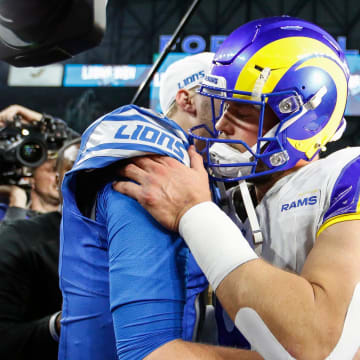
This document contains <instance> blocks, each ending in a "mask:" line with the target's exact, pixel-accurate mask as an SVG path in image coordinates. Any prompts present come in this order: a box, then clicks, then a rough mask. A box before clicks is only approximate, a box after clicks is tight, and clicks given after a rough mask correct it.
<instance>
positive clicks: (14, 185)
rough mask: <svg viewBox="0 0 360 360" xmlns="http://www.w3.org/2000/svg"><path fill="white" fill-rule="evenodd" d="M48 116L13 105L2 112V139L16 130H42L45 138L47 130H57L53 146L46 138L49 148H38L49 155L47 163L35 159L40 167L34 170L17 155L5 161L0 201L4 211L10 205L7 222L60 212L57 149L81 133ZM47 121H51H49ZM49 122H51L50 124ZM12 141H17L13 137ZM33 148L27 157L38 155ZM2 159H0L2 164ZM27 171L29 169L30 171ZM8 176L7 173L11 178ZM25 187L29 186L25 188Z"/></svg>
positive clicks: (1, 179)
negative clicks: (26, 165)
mask: <svg viewBox="0 0 360 360" xmlns="http://www.w3.org/2000/svg"><path fill="white" fill-rule="evenodd" d="M44 116H45V115H43V114H41V113H39V112H36V111H33V110H30V109H28V108H25V107H23V106H20V105H11V106H9V107H7V108H6V109H4V110H2V111H1V112H0V128H1V127H2V134H3V137H2V139H7V138H6V136H8V137H9V138H10V134H9V135H7V133H10V130H9V129H11V131H13V132H14V131H16V130H18V131H19V132H20V131H21V132H20V133H21V134H23V132H24V129H25V131H26V133H28V132H29V131H31V130H32V129H33V128H35V127H38V128H39V129H40V130H41V131H42V132H43V134H41V135H43V137H44V138H45V137H46V135H47V131H53V132H54V134H55V135H52V136H51V138H50V140H51V143H49V142H50V140H49V139H48V138H46V140H47V144H46V145H47V149H46V148H45V147H44V148H41V147H40V150H39V145H38V148H36V149H35V150H37V151H41V152H42V153H45V158H46V160H45V158H43V159H42V160H41V161H39V159H37V158H36V159H31V161H32V162H33V164H34V165H37V164H39V165H38V166H34V167H31V166H30V165H32V164H30V165H29V166H28V167H26V168H25V167H24V166H23V165H24V163H17V162H18V161H19V160H18V157H19V155H16V156H13V157H15V159H14V161H10V160H7V162H6V161H5V163H6V166H5V163H4V165H2V168H1V169H2V174H0V197H1V200H0V202H2V203H3V204H2V208H4V207H5V206H6V205H7V206H8V208H7V210H6V211H5V214H4V215H3V220H14V219H24V218H30V217H32V216H35V215H37V214H40V213H46V212H49V211H56V210H57V208H58V206H59V194H58V191H57V188H56V182H55V161H56V156H57V149H58V148H60V146H61V145H62V142H63V141H64V140H65V139H67V138H71V137H73V136H74V135H77V134H74V132H72V130H71V129H69V128H67V127H66V125H65V124H64V123H63V122H62V121H61V120H58V119H54V118H52V117H48V118H47V119H45V118H44ZM44 119H45V120H46V121H48V122H45V121H44ZM49 119H50V120H49ZM49 121H51V124H50V125H49ZM25 126H26V128H25ZM23 127H24V128H23ZM59 127H60V129H59ZM40 130H38V132H40ZM4 133H5V134H4ZM17 136H20V135H17ZM36 136H37V137H36V139H38V138H39V139H40V140H36V141H37V142H38V141H40V143H39V144H40V145H41V144H42V140H43V139H41V137H39V134H38V133H37V134H36ZM56 136H58V137H59V139H58V138H56ZM11 139H13V137H12V138H11ZM31 146H33V145H32V144H31V143H29V145H28V148H27V149H26V150H27V152H25V155H26V156H32V153H31V151H33V152H35V151H34V149H33V148H31ZM49 146H50V148H49ZM2 150H3V149H2ZM3 151H4V150H3ZM35 155H37V154H35ZM40 155H41V154H40ZM3 156H4V155H3ZM1 160H2V159H1V156H0V161H1ZM29 161H30V160H29ZM24 169H26V171H25V170H24ZM4 173H6V174H7V177H6V176H5V175H4ZM22 176H25V177H22ZM24 179H26V180H24ZM20 182H22V183H23V184H22V187H20V186H18V185H19V183H20ZM24 184H25V186H23V185H24ZM24 187H25V188H26V189H27V191H26V190H25V189H24ZM0 220H1V218H0Z"/></svg>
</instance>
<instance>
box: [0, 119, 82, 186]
mask: <svg viewBox="0 0 360 360" xmlns="http://www.w3.org/2000/svg"><path fill="white" fill-rule="evenodd" d="M76 136H78V134H77V133H76V132H75V131H73V130H72V129H70V128H68V126H67V125H66V123H65V122H63V121H62V120H60V119H57V118H54V117H52V116H49V115H44V116H43V118H42V119H41V120H40V121H37V122H35V123H32V124H24V123H23V122H22V121H21V117H19V116H15V118H14V120H13V121H12V122H9V123H8V124H7V125H6V127H4V128H2V129H0V184H18V182H19V180H20V179H21V178H23V177H27V176H31V172H30V171H28V169H27V168H35V167H38V166H40V165H41V164H42V163H43V162H45V161H46V159H47V157H48V152H49V151H56V150H58V149H60V148H61V146H62V145H63V144H64V142H65V141H66V140H70V139H72V138H74V137H76Z"/></svg>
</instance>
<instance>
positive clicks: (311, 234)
mask: <svg viewBox="0 0 360 360" xmlns="http://www.w3.org/2000/svg"><path fill="white" fill-rule="evenodd" d="M359 193H360V148H359V147H356V148H355V147H354V148H346V149H343V150H340V151H337V152H335V153H333V154H331V155H329V156H328V157H326V158H324V159H320V160H317V161H314V162H313V163H310V164H308V165H306V166H304V167H302V168H300V169H299V170H297V171H295V172H293V173H291V174H290V175H287V176H285V177H283V178H281V179H280V180H279V181H277V182H276V183H275V184H274V185H273V186H272V187H271V188H270V189H269V190H268V191H267V193H266V195H265V196H264V198H263V199H262V200H261V202H260V203H259V204H258V205H257V207H256V213H257V216H258V219H259V222H260V228H261V230H262V234H263V239H264V242H263V244H262V249H261V254H258V255H261V257H262V258H263V259H265V260H267V261H268V262H269V263H271V264H273V265H275V266H277V267H279V268H282V269H286V270H290V271H293V272H296V273H298V274H299V273H300V272H301V270H302V268H303V266H304V263H305V260H306V257H307V255H308V253H309V252H310V250H311V249H312V247H313V245H314V242H315V241H316V238H317V236H318V235H319V234H320V233H321V232H322V231H323V230H324V229H326V228H327V227H328V226H329V225H331V224H334V223H337V222H341V221H347V220H353V219H360V204H359V195H360V194H359ZM230 216H231V217H232V218H233V219H234V217H235V215H234V214H232V215H230ZM243 232H244V235H245V236H246V238H247V239H248V241H249V242H250V243H252V235H251V229H250V225H249V223H248V220H246V222H245V224H244V228H243Z"/></svg>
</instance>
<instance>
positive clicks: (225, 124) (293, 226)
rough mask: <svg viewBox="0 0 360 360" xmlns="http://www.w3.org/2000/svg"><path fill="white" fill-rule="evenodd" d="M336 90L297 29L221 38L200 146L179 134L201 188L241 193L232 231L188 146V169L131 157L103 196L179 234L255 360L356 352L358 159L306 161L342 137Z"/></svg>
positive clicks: (306, 30) (340, 98) (329, 45)
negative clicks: (222, 185)
mask: <svg viewBox="0 0 360 360" xmlns="http://www.w3.org/2000/svg"><path fill="white" fill-rule="evenodd" d="M348 79H349V70H348V67H347V64H346V60H345V56H344V54H343V52H342V50H341V48H340V47H339V45H338V44H337V42H336V41H335V40H334V39H333V38H332V37H331V36H330V35H329V34H328V33H327V32H325V31H324V30H322V29H321V28H319V27H318V26H316V25H314V24H311V23H308V22H306V21H303V20H300V19H295V18H291V17H275V18H266V19H261V20H256V21H252V22H250V23H248V24H245V25H243V26H241V27H240V28H238V29H237V30H235V31H234V32H233V33H232V34H231V35H230V36H229V37H228V38H227V39H226V40H225V42H224V43H223V45H222V46H221V48H220V49H219V51H218V52H217V53H216V55H215V58H214V61H213V67H212V70H211V73H210V74H209V75H208V76H206V77H205V80H204V83H203V86H202V88H201V89H200V93H201V94H202V95H204V96H208V97H209V98H210V99H211V101H212V104H213V109H214V114H213V124H214V128H213V129H212V132H213V134H212V135H213V136H212V137H209V138H204V137H203V136H199V135H197V131H198V130H199V127H197V128H194V129H192V130H191V134H192V136H193V137H194V138H195V139H200V140H203V141H205V142H206V143H207V145H206V147H205V151H203V158H205V165H206V167H207V169H208V173H209V174H210V177H211V178H212V179H214V180H221V181H239V182H240V185H239V186H240V188H241V193H242V197H243V200H244V203H245V207H246V209H247V215H248V219H247V220H246V222H245V224H244V229H243V231H242V232H241V231H240V230H239V229H238V228H237V227H236V226H235V225H234V223H233V222H231V221H230V219H229V217H227V216H226V215H225V214H224V212H222V211H221V210H220V209H219V208H218V207H217V206H216V205H215V204H214V203H213V202H211V194H210V190H209V187H208V185H207V184H208V173H207V172H206V171H205V169H204V166H203V158H202V157H201V156H200V155H199V154H197V153H196V152H195V149H194V148H191V149H190V150H189V154H190V158H191V168H186V167H185V166H183V165H182V164H180V163H178V162H177V161H176V160H174V159H170V158H165V157H160V156H159V157H153V158H151V159H149V158H140V159H138V160H136V161H135V164H136V165H134V164H131V165H129V166H127V167H126V168H124V169H123V171H122V173H123V175H125V176H127V177H129V178H132V179H133V180H135V181H136V183H131V182H126V183H125V182H120V183H118V184H116V185H115V188H116V189H117V190H118V191H120V192H123V193H125V194H127V195H130V196H132V197H134V198H136V199H137V200H138V201H139V202H140V203H141V204H142V205H143V206H144V207H145V208H146V209H148V210H149V211H150V212H151V213H152V215H153V216H154V217H155V218H156V219H157V220H158V221H159V222H161V223H162V224H163V225H164V226H166V227H167V228H169V229H172V230H175V231H179V232H180V234H181V236H182V237H183V238H184V240H185V241H186V242H187V244H188V245H189V247H190V249H191V251H192V253H193V255H194V256H195V258H196V260H197V262H198V264H199V265H200V267H201V268H202V270H203V271H204V273H205V275H206V276H207V278H208V280H209V282H210V283H211V285H212V286H213V288H214V289H215V290H216V295H217V296H218V298H220V300H221V302H222V304H223V305H224V307H225V309H226V310H227V312H228V314H229V315H230V317H231V318H232V320H233V321H234V322H235V324H236V326H237V327H238V328H239V329H240V330H241V331H242V333H243V334H245V336H246V337H247V339H248V341H249V342H250V343H251V345H252V347H253V349H255V350H256V351H257V352H259V353H260V354H261V355H262V356H263V357H264V358H265V359H268V360H282V359H298V360H300V359H304V360H312V359H331V360H338V359H339V360H340V359H341V360H347V359H354V358H355V356H356V353H357V352H358V349H359V346H360V325H359V324H360V322H359V320H360V286H359V285H358V284H359V282H360V261H359V259H360V241H359V233H360V221H359V220H360V202H359V195H360V181H359V180H360V148H346V149H343V150H340V151H338V152H336V153H334V154H332V155H330V156H328V157H326V158H324V159H319V156H318V155H319V153H320V151H321V150H324V148H325V146H326V144H327V143H328V142H330V141H335V140H337V139H338V138H339V137H340V136H341V135H342V132H343V131H344V128H345V124H346V123H345V119H344V118H343V114H344V110H345V105H346V98H347V91H348ZM217 108H220V110H219V113H216V109H217ZM219 148H222V150H221V151H219ZM224 148H225V149H227V152H226V153H225V154H224V151H223V149H224ZM244 180H247V181H248V182H249V183H252V184H253V185H254V188H255V195H256V200H257V205H256V210H254V208H253V206H252V203H251V198H250V195H249V193H248V187H247V185H246V183H245V181H244ZM233 193H234V192H233ZM258 221H259V224H258V223H257V222H258ZM258 225H259V226H258ZM245 237H246V238H245ZM249 242H250V244H251V245H250V244H249ZM254 249H255V250H254Z"/></svg>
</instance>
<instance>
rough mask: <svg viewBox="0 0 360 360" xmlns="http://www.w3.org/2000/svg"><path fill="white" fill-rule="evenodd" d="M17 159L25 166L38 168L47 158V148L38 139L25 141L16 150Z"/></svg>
mask: <svg viewBox="0 0 360 360" xmlns="http://www.w3.org/2000/svg"><path fill="white" fill-rule="evenodd" d="M16 157H17V159H18V161H19V162H20V163H21V164H22V165H25V166H30V167H37V166H40V165H41V164H42V163H43V162H44V161H45V160H46V157H47V147H46V145H45V144H44V143H43V142H42V141H41V140H40V139H27V140H24V141H23V142H22V144H21V145H20V146H19V147H18V149H17V156H16Z"/></svg>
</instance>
